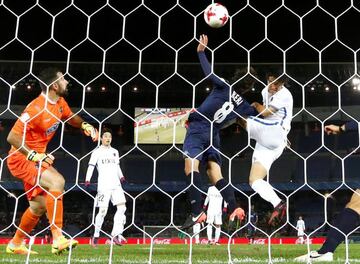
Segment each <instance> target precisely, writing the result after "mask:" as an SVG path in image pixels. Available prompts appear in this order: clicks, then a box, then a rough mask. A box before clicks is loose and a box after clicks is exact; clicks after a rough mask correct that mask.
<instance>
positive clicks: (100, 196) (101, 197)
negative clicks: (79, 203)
mask: <svg viewBox="0 0 360 264" xmlns="http://www.w3.org/2000/svg"><path fill="white" fill-rule="evenodd" d="M104 196H105V195H103V194H101V195H99V196H98V201H99V202H102V201H103V200H104Z"/></svg>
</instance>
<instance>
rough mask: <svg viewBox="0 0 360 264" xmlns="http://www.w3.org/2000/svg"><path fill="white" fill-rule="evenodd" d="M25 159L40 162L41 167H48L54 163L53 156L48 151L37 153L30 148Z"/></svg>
mask: <svg viewBox="0 0 360 264" xmlns="http://www.w3.org/2000/svg"><path fill="white" fill-rule="evenodd" d="M26 159H27V160H30V161H33V162H42V163H41V164H42V167H44V168H49V167H50V166H51V165H52V164H53V163H54V160H55V157H54V156H53V155H51V154H48V153H37V152H36V151H35V150H32V151H30V152H29V153H28V155H27V157H26Z"/></svg>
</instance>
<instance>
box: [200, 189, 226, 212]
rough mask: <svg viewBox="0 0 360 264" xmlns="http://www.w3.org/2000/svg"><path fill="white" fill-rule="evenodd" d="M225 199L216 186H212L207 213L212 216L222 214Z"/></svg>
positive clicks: (208, 192)
mask: <svg viewBox="0 0 360 264" xmlns="http://www.w3.org/2000/svg"><path fill="white" fill-rule="evenodd" d="M222 203H223V197H222V195H221V193H220V192H219V190H218V189H217V188H216V187H215V186H210V187H209V189H208V191H207V196H206V199H205V203H204V204H205V205H207V206H208V209H207V213H208V214H210V215H217V214H222Z"/></svg>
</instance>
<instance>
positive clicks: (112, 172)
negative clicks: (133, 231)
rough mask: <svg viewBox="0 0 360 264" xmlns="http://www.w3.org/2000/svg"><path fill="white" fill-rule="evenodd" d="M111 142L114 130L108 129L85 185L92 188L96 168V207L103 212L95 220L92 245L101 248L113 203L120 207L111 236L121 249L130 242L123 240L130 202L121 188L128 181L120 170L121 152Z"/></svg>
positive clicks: (102, 134) (115, 216)
mask: <svg viewBox="0 0 360 264" xmlns="http://www.w3.org/2000/svg"><path fill="white" fill-rule="evenodd" d="M111 140H112V133H111V130H110V129H107V128H104V129H103V130H102V133H101V145H100V146H99V147H98V148H97V149H95V150H94V151H93V153H92V154H91V157H90V161H89V166H88V169H87V172H86V179H85V185H86V186H88V185H89V184H90V180H91V177H92V175H93V171H94V168H95V167H96V168H97V170H98V188H97V195H96V201H95V202H96V206H97V207H99V212H98V214H97V215H96V217H95V232H94V237H93V238H92V241H91V243H92V245H93V246H94V247H96V246H97V244H98V238H99V236H100V231H101V227H102V224H103V222H104V218H105V216H106V213H107V211H108V207H109V202H110V200H111V202H112V204H113V205H114V206H116V207H117V210H116V213H115V215H114V224H113V229H112V232H111V236H112V237H113V238H114V239H113V242H114V244H116V245H121V243H122V241H126V239H125V238H124V237H123V236H122V233H123V230H124V225H125V223H126V216H125V211H126V205H125V203H126V199H125V195H124V190H123V188H122V186H121V183H123V182H124V181H125V177H124V175H123V173H122V171H121V168H120V163H119V152H118V151H117V150H116V149H114V148H113V147H111Z"/></svg>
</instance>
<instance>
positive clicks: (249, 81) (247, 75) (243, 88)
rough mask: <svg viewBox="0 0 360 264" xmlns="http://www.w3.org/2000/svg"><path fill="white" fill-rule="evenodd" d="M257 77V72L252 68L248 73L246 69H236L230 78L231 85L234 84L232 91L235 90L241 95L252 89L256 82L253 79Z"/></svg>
mask: <svg viewBox="0 0 360 264" xmlns="http://www.w3.org/2000/svg"><path fill="white" fill-rule="evenodd" d="M257 76H258V75H257V72H256V71H255V69H254V68H253V67H250V69H249V71H248V69H247V67H244V68H238V69H236V70H235V73H234V75H233V77H231V79H230V81H231V83H232V84H234V86H233V89H235V90H237V91H238V92H239V93H241V94H244V93H246V92H247V91H249V90H250V89H251V88H253V87H254V84H255V82H256V79H255V78H256V77H257ZM241 78H242V79H241ZM238 80H240V81H238ZM236 81H238V82H236Z"/></svg>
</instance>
